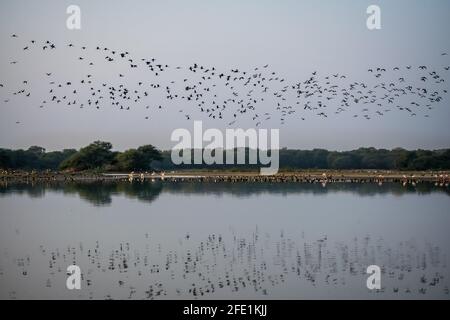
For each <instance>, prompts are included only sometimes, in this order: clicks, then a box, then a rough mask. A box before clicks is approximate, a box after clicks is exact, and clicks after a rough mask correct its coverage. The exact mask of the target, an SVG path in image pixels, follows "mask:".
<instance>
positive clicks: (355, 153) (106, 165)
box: [0, 141, 450, 171]
mask: <svg viewBox="0 0 450 320" xmlns="http://www.w3.org/2000/svg"><path fill="white" fill-rule="evenodd" d="M191 152H192V150H191ZM248 152H249V150H248V149H247V150H246V153H247V154H248ZM224 154H225V153H224ZM279 156H280V158H279V159H280V169H282V170H295V169H390V170H432V169H433V170H449V169H450V149H442V150H412V151H410V150H405V149H401V148H396V149H393V150H387V149H375V148H359V149H357V150H352V151H341V152H338V151H328V150H324V149H314V150H292V149H281V150H280V151H279ZM192 159H193V158H192ZM246 159H248V157H246ZM260 167H261V165H259V164H257V165H249V164H242V165H219V164H214V165H206V164H197V165H194V164H182V165H175V164H173V163H172V160H171V151H162V152H161V151H159V150H157V149H156V148H155V147H154V146H152V145H145V146H141V147H139V148H137V149H129V150H126V151H124V152H118V151H112V144H111V143H109V142H103V141H95V142H93V143H91V144H90V145H88V146H86V147H84V148H81V149H80V150H78V151H77V150H75V149H64V150H63V151H52V152H46V151H45V149H44V148H42V147H38V146H33V147H30V148H29V149H27V150H10V149H0V168H2V169H25V170H31V169H35V170H46V169H51V170H70V171H84V170H101V171H131V170H134V171H147V170H179V169H205V170H208V169H210V170H211V169H227V170H234V169H236V170H247V169H255V170H256V169H259V168H260Z"/></svg>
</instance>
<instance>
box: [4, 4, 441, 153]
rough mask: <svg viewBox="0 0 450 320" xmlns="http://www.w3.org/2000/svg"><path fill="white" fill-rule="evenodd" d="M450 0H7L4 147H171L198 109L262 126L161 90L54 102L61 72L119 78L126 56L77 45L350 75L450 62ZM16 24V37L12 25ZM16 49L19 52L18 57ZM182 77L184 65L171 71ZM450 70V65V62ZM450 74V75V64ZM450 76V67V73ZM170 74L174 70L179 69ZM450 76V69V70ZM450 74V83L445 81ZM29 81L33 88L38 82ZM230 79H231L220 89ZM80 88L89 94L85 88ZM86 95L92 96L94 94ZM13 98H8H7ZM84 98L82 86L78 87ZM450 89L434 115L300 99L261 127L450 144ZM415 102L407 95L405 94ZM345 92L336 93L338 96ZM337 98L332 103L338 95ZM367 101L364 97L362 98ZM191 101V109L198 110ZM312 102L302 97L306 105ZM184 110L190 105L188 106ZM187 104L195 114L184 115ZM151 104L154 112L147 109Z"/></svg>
mask: <svg viewBox="0 0 450 320" xmlns="http://www.w3.org/2000/svg"><path fill="white" fill-rule="evenodd" d="M372 4H376V5H378V6H379V7H380V9H381V29H380V30H369V29H368V28H367V27H366V19H367V17H368V15H367V13H366V9H367V7H368V6H369V5H372ZM69 5H78V6H79V7H80V9H81V29H80V30H69V29H68V28H67V27H66V19H67V18H68V14H67V13H66V8H67V7H68V6H69ZM449 15H450V1H446V0H442V1H440V0H432V1H415V0H408V1H406V0H405V1H403V0H397V1H365V0H353V1H350V0H343V1H337V0H323V1H317V0H311V1H288V0H281V1H264V0H252V1H250V0H227V1H218V0H214V1H212V0H194V1H181V0H180V1H170V0H169V1H168V0H161V1H132V0H131V1H111V0H96V1H92V0H91V1H81V0H78V1H75V0H72V1H61V0H58V1H56V0H55V1H45V0H44V1H31V0H29V1H25V0H14V1H12V0H11V1H8V0H3V1H1V2H0V43H2V45H1V46H0V83H4V84H7V87H6V88H2V89H1V90H0V99H1V100H0V110H1V111H0V112H1V113H0V115H1V116H0V147H1V148H28V147H29V146H31V145H39V146H42V147H45V148H47V149H48V150H60V149H63V148H72V147H74V148H80V147H82V146H84V145H87V144H89V143H90V142H92V141H94V140H104V141H109V142H111V143H112V144H113V145H114V149H116V150H124V149H128V148H134V147H137V146H139V145H143V144H153V145H155V146H156V147H158V148H161V149H170V148H171V147H172V146H174V145H175V144H176V143H175V142H172V141H171V140H170V136H171V133H172V132H173V130H175V129H177V128H186V129H188V130H190V131H192V130H193V121H194V120H202V121H203V126H204V128H218V129H221V130H224V129H225V128H227V127H240V128H243V129H246V128H252V127H254V126H255V122H254V121H252V119H251V117H247V118H245V117H243V118H240V119H239V121H238V122H237V123H235V124H234V125H233V126H230V125H229V124H228V123H229V121H230V120H232V119H229V118H227V121H225V120H224V121H220V120H217V119H215V120H214V119H211V118H208V117H206V116H205V115H204V114H201V113H200V112H198V110H197V109H195V106H194V105H189V104H188V103H186V102H185V101H178V102H175V103H173V102H172V103H170V104H166V101H165V99H164V97H163V95H159V96H154V97H153V96H150V97H146V98H145V99H146V101H144V102H142V103H140V104H139V105H136V106H132V110H130V111H129V112H124V111H119V110H117V109H113V108H111V107H108V106H106V105H105V106H104V107H102V108H101V109H100V110H97V109H95V108H83V109H80V108H75V107H68V106H64V105H61V104H60V105H47V106H46V107H45V108H39V105H40V104H41V101H42V100H43V99H45V97H48V88H49V84H48V81H49V79H47V78H45V72H52V74H53V75H52V77H53V78H52V79H53V80H55V81H57V82H58V81H66V80H67V79H71V80H73V81H74V82H75V80H74V79H80V78H81V77H83V76H84V75H86V74H87V73H95V77H96V80H98V82H99V83H101V82H108V83H110V82H111V83H112V82H114V83H119V82H117V81H119V80H118V79H116V78H117V74H118V73H120V72H123V73H126V72H128V71H127V69H126V67H125V66H121V65H119V66H117V67H115V65H114V66H112V65H110V64H109V65H108V64H107V63H103V62H101V63H100V62H99V63H97V61H99V60H101V59H99V58H98V57H97V56H95V54H96V53H95V52H93V51H92V50H91V51H89V52H88V51H86V53H83V54H84V56H85V57H86V59H90V60H95V61H96V66H95V71H92V70H91V69H89V67H88V66H86V64H81V63H79V61H77V59H76V58H77V57H78V55H79V54H75V53H73V51H70V50H71V49H70V48H68V47H67V44H68V43H73V44H74V45H75V46H82V45H85V46H87V47H88V48H94V47H96V46H98V45H99V46H105V47H108V48H115V49H117V50H118V51H128V52H129V53H130V54H132V55H133V56H134V57H137V58H140V57H146V58H147V57H148V58H150V57H153V58H155V59H156V60H157V61H160V62H161V63H163V64H168V65H170V66H183V67H186V66H189V65H192V64H193V63H199V64H202V65H205V66H214V67H215V68H216V69H218V70H230V69H233V68H239V69H241V70H252V69H253V68H255V67H260V68H261V66H263V65H266V64H269V66H270V70H271V71H276V73H277V74H278V75H280V77H283V78H285V79H286V82H287V83H294V82H297V81H304V80H306V79H307V78H308V77H309V76H310V75H311V72H313V71H317V73H318V74H319V75H328V74H333V73H339V74H345V75H346V76H347V78H348V79H349V81H350V80H351V81H358V82H359V81H364V82H370V81H373V76H372V75H369V74H368V72H367V69H368V68H372V67H377V66H383V67H385V68H388V69H392V68H393V67H394V66H401V67H404V66H406V65H413V66H418V65H427V66H429V68H430V69H432V70H434V69H439V70H441V69H442V68H443V67H444V66H448V65H449V64H450V58H449V56H442V55H441V53H443V52H448V53H449V54H450V37H448V32H449V30H450V19H448V17H449ZM12 34H17V35H18V38H17V39H12V38H11V35H12ZM31 39H36V40H37V41H38V42H42V41H46V40H49V41H51V42H52V43H55V45H56V46H57V49H56V50H54V51H52V52H51V53H43V52H42V50H40V51H39V50H35V51H24V50H23V49H22V48H23V47H24V46H26V45H27V44H29V41H30V40H31ZM12 61H18V63H17V64H11V62H12ZM173 75H175V76H174V77H175V78H173V79H174V80H176V81H180V82H181V81H182V78H183V77H184V75H183V76H182V75H181V74H180V75H176V73H173V74H172V76H173ZM447 75H448V73H447ZM447 77H448V76H447ZM448 78H450V77H448ZM140 79H143V80H144V81H146V82H155V81H163V80H168V79H169V78H167V79H164V78H162V79H161V80H159V79H156V80H155V79H153V78H152V75H151V74H148V73H145V72H136V73H133V74H131V73H127V74H126V80H123V81H127V83H126V85H127V86H128V87H129V88H139V87H138V84H137V82H138V80H140ZM171 79H172V78H171ZM24 80H27V82H28V83H27V86H28V87H26V88H27V90H30V91H32V95H31V96H30V97H28V98H26V97H23V95H22V96H14V97H11V98H10V96H11V93H12V90H11V89H10V88H22V87H24V86H23V81H24ZM448 80H449V81H450V79H448ZM445 86H447V87H448V85H447V84H445ZM28 88H29V89H28ZM218 90H222V89H220V88H219V89H218ZM79 91H80V92H79V95H80V96H82V95H83V94H86V95H87V93H85V92H84V91H83V90H81V89H80V90H79ZM84 98H85V99H88V97H87V96H86V97H84ZM5 99H9V101H8V102H7V103H5V102H4V100H5ZM80 99H81V97H80ZM448 99H449V97H448V96H447V97H444V99H443V101H441V102H440V103H437V104H436V105H435V106H434V109H433V110H431V111H430V112H429V117H424V113H420V114H419V113H418V115H417V116H416V117H412V116H409V115H406V114H405V113H404V112H397V111H396V110H393V111H392V112H389V114H386V115H385V116H382V117H372V119H371V120H365V119H363V118H362V117H359V118H353V117H352V114H353V113H352V112H348V113H343V114H339V115H334V114H332V115H330V116H329V117H327V118H323V117H318V116H315V115H314V114H308V113H305V117H306V120H305V121H302V120H301V119H300V117H301V116H303V115H302V114H303V113H302V112H303V110H298V113H297V114H295V116H292V117H290V118H289V119H287V120H286V121H285V123H284V124H283V125H281V124H280V121H278V120H279V119H278V120H275V117H273V118H274V119H273V121H267V122H265V123H263V125H262V127H263V128H277V129H279V130H280V145H281V146H282V147H288V148H297V149H312V148H325V149H329V150H351V149H355V148H359V147H377V148H389V149H390V148H395V147H403V148H406V149H416V148H425V149H438V148H448V147H450V143H449V142H450V139H449V137H450V126H449V125H448V124H449V120H450V108H449V107H450V105H449V102H448ZM404 102H405V103H409V101H404ZM273 103H274V102H272V101H271V100H270V99H267V100H266V101H264V102H263V103H261V104H260V105H259V106H258V108H259V109H258V112H259V113H260V114H262V113H264V112H269V111H270V110H273V109H274V107H275V106H274V105H273ZM333 103H335V104H336V105H333ZM337 103H338V102H330V106H329V108H330V109H335V108H336V107H338V104H337ZM146 104H148V105H151V106H152V108H153V107H154V106H156V105H160V104H162V105H164V108H163V110H162V111H158V110H154V112H152V113H148V110H146V109H145V108H144V107H143V105H146ZM355 108H359V109H358V110H360V109H361V108H362V106H355ZM191 109H192V110H191ZM301 109H302V108H301ZM180 110H182V112H180ZM186 114H189V119H186ZM146 116H149V119H145V117H146Z"/></svg>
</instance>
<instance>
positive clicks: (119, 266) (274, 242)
mask: <svg viewBox="0 0 450 320" xmlns="http://www.w3.org/2000/svg"><path fill="white" fill-rule="evenodd" d="M142 239H143V240H142V242H143V243H144V244H145V245H144V246H143V247H142V246H134V244H133V243H129V242H117V243H115V244H114V246H113V247H112V248H110V247H106V246H104V245H102V244H101V243H100V241H95V243H92V244H89V243H80V244H79V245H77V246H68V247H53V248H49V247H45V246H43V245H41V246H40V249H39V254H38V256H35V257H34V258H33V259H32V258H30V256H23V257H18V258H16V259H15V260H14V267H15V268H13V272H10V273H14V274H16V276H17V275H18V276H19V277H20V278H23V279H27V278H28V277H30V271H32V270H33V268H35V270H40V273H39V276H40V277H41V278H42V279H46V280H45V287H46V288H47V289H49V290H52V288H53V286H54V285H55V284H56V286H57V287H58V286H61V282H62V281H61V279H64V277H65V270H66V268H67V266H68V265H70V264H76V265H78V266H80V267H81V268H82V270H84V272H83V274H82V287H83V288H85V290H83V291H82V293H81V296H80V297H81V298H90V299H160V298H171V299H177V298H182V299H196V298H221V297H222V298H223V297H228V298H236V297H253V298H255V297H259V298H268V297H272V298H273V297H280V296H281V297H288V298H291V299H292V298H301V297H305V296H307V294H308V292H310V291H313V290H317V291H318V292H320V294H321V296H322V297H329V298H330V297H333V296H332V295H333V290H336V292H340V294H342V292H346V293H347V294H349V295H350V296H352V297H361V294H364V295H367V297H370V295H372V296H374V297H376V295H377V294H381V295H382V296H383V297H394V298H395V297H397V298H400V297H402V298H408V297H420V296H423V297H424V296H430V297H434V298H442V297H448V294H449V279H448V273H447V266H446V262H445V259H446V257H445V255H444V254H443V253H442V252H441V249H440V247H438V246H434V245H433V244H431V243H418V242H417V241H416V240H414V239H411V240H407V241H404V242H400V243H397V244H395V245H392V244H388V243H386V242H385V241H384V239H382V238H378V239H372V238H371V237H370V236H366V237H364V238H354V239H353V240H352V241H350V242H342V241H330V240H329V239H328V238H327V237H326V236H325V237H323V238H320V239H315V240H309V239H305V238H304V237H300V238H295V237H291V235H286V234H284V233H283V231H280V233H279V234H278V235H270V234H267V233H262V232H260V231H258V228H257V227H256V228H255V230H254V232H253V233H252V235H251V236H250V237H249V236H246V235H241V234H237V233H233V232H230V234H226V235H223V234H210V235H208V236H207V237H205V238H203V239H196V238H195V237H192V236H190V235H189V234H186V235H185V236H184V237H183V238H182V239H181V240H180V241H179V242H178V244H177V246H176V247H173V246H171V247H167V246H166V245H165V244H163V243H158V242H155V241H154V240H152V235H149V234H145V235H142ZM35 260H36V261H41V262H42V265H46V266H47V268H43V267H42V265H41V266H38V265H37V262H36V261H35ZM372 264H378V265H379V266H380V267H381V270H382V279H383V280H382V288H381V289H380V290H374V291H370V290H368V289H367V288H365V283H366V278H367V274H366V269H367V266H369V265H372ZM5 276H11V274H4V272H2V273H1V274H0V279H1V277H5ZM43 281H44V280H42V282H43ZM290 283H291V284H293V283H295V285H294V286H292V285H290ZM355 283H356V285H355ZM96 288H97V289H99V288H101V289H105V288H106V290H96ZM280 288H283V290H284V291H285V292H283V293H282V294H281V295H280V292H279V291H278V290H279V289H280ZM352 290H353V292H352ZM17 294H18V292H17V291H16V290H11V289H10V291H9V292H8V295H9V298H12V299H14V298H16V297H17ZM62 294H63V295H69V292H68V291H66V292H62ZM69 296H70V295H69ZM344 296H345V294H344Z"/></svg>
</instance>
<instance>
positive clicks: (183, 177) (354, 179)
mask: <svg viewBox="0 0 450 320" xmlns="http://www.w3.org/2000/svg"><path fill="white" fill-rule="evenodd" d="M133 180H140V181H145V180H147V181H169V182H183V181H189V182H230V183H235V182H272V183H283V182H306V183H312V182H326V183H332V182H350V183H366V182H373V183H380V182H402V183H405V182H407V183H418V182H435V183H442V184H445V185H448V184H449V182H450V171H446V170H442V171H438V170H436V171H393V170H318V169H314V170H297V171H282V172H279V173H277V174H276V175H271V176H263V175H260V174H259V172H257V171H255V172H245V171H241V172H239V171H236V172H233V171H196V170H186V171H170V172H158V173H156V172H154V173H148V172H143V173H140V172H139V173H134V172H131V173H109V172H108V173H90V172H77V173H68V172H37V171H1V172H0V182H1V183H21V182H25V183H28V182H50V181H57V182H102V181H109V182H113V181H133Z"/></svg>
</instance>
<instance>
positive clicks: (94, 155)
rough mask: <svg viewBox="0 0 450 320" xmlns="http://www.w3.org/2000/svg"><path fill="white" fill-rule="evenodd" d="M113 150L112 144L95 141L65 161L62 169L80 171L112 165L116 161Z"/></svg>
mask: <svg viewBox="0 0 450 320" xmlns="http://www.w3.org/2000/svg"><path fill="white" fill-rule="evenodd" d="M111 149H112V144H111V143H109V142H104V141H95V142H93V143H91V144H90V145H88V146H86V147H84V148H81V149H80V151H78V152H77V153H75V154H73V155H72V156H70V157H69V158H67V159H66V160H64V161H63V162H62V163H61V165H60V169H63V170H64V169H72V170H76V171H80V170H89V169H98V168H102V167H104V166H106V165H109V164H111V162H112V160H113V159H114V153H113V152H112V151H111Z"/></svg>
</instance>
